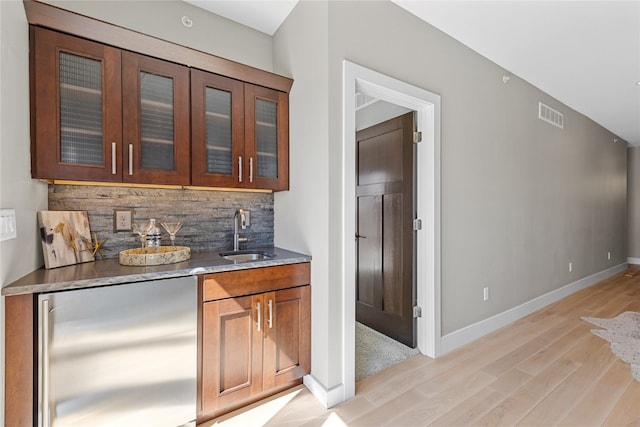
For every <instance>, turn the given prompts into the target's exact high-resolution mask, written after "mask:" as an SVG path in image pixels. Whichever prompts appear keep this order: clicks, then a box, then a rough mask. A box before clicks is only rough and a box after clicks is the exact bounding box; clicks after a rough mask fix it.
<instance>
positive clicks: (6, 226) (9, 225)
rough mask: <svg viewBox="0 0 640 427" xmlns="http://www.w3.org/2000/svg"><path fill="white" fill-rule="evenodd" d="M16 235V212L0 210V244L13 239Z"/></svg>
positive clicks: (13, 210)
mask: <svg viewBox="0 0 640 427" xmlns="http://www.w3.org/2000/svg"><path fill="white" fill-rule="evenodd" d="M17 234H18V231H17V226H16V210H15V209H0V242H1V241H3V240H10V239H15V238H16V237H17Z"/></svg>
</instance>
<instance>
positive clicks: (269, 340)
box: [198, 263, 311, 422]
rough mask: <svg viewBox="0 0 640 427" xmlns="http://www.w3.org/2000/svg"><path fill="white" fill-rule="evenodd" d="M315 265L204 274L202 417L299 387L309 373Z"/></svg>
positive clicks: (209, 417) (302, 264)
mask: <svg viewBox="0 0 640 427" xmlns="http://www.w3.org/2000/svg"><path fill="white" fill-rule="evenodd" d="M309 270H310V269H309V263H301V264H290V265H285V266H277V267H263V268H258V269H249V270H242V271H233V272H225V273H216V274H210V275H204V276H201V278H200V285H201V286H200V291H201V296H202V299H201V301H202V304H201V328H202V330H201V335H200V336H201V337H202V340H201V363H200V370H201V375H200V378H201V386H200V396H199V401H200V402H199V403H200V406H199V411H198V414H199V415H198V422H203V421H206V420H208V419H211V418H214V417H216V416H218V415H221V414H223V413H226V412H229V411H232V410H234V409H237V408H239V407H242V406H244V405H247V404H249V403H252V402H254V401H256V400H259V399H262V398H264V397H267V396H269V395H271V394H274V393H277V392H279V391H281V390H284V389H286V388H289V387H292V386H294V385H297V384H300V383H301V379H302V377H303V376H304V375H306V374H308V373H309V370H310V357H311V356H310V355H311V350H310V336H311V327H310V324H311V323H310V319H311V292H310V291H311V287H310V285H309V281H310V277H309V272H310V271H309Z"/></svg>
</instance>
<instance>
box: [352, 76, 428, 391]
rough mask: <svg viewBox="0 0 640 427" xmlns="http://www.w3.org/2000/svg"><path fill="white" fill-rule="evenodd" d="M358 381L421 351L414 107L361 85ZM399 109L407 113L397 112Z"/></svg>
mask: <svg viewBox="0 0 640 427" xmlns="http://www.w3.org/2000/svg"><path fill="white" fill-rule="evenodd" d="M356 91H357V94H356V235H355V239H356V281H355V282H356V283H355V285H356V362H355V363H356V365H355V367H356V381H358V380H360V379H362V378H365V377H367V376H369V375H372V374H374V373H376V372H378V371H380V370H382V369H385V368H387V367H390V366H392V365H395V364H396V363H398V362H400V361H402V360H405V359H407V358H408V357H410V356H413V355H415V354H417V353H418V350H417V349H416V323H417V322H416V318H415V317H414V310H413V308H414V307H415V306H416V287H415V284H416V283H415V238H416V234H417V230H416V229H415V228H416V227H415V223H414V219H415V218H416V208H415V191H414V189H415V173H414V172H415V169H416V168H415V151H416V142H417V138H416V136H417V135H418V134H416V132H415V131H416V125H415V112H414V111H411V110H408V109H406V108H404V107H400V106H397V105H394V104H390V103H388V102H386V101H382V100H379V99H374V98H371V97H368V96H364V95H362V93H361V92H360V91H359V88H358V85H357V84H356ZM398 109H401V110H402V113H401V114H400V115H398Z"/></svg>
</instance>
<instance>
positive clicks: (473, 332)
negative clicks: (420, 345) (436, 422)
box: [439, 259, 640, 356]
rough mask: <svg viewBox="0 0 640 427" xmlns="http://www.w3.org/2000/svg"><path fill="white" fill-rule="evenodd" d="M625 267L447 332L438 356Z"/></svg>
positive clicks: (575, 283)
mask: <svg viewBox="0 0 640 427" xmlns="http://www.w3.org/2000/svg"><path fill="white" fill-rule="evenodd" d="M638 261H640V259H638ZM639 264H640V262H639ZM626 268H627V264H626V263H623V264H619V265H616V266H614V267H611V268H609V269H607V270H604V271H601V272H599V273H595V274H593V275H591V276H588V277H585V278H583V279H580V280H577V281H575V282H573V283H570V284H568V285H566V286H563V287H562V288H559V289H556V290H555V291H551V292H549V293H547V294H544V295H541V296H539V297H537V298H534V299H532V300H531V301H528V302H525V303H524V304H521V305H519V306H517V307H514V308H512V309H509V310H507V311H505V312H502V313H500V314H496V315H495V316H492V317H490V318H488V319H485V320H482V321H480V322H477V323H474V324H473V325H469V326H467V327H464V328H462V329H459V330H457V331H455V332H452V333H450V334H447V335H445V336H443V337H442V339H441V343H440V354H439V356H442V355H444V354H446V353H449V352H450V351H453V350H455V349H456V348H458V347H462V346H463V345H465V344H468V343H470V342H471V341H474V340H476V339H478V338H480V337H482V336H484V335H486V334H488V333H490V332H493V331H495V330H496V329H499V328H502V327H503V326H506V325H508V324H510V323H512V322H515V321H516V320H518V319H520V318H522V317H524V316H527V315H529V314H531V313H533V312H534V311H536V310H539V309H541V308H543V307H545V306H547V305H549V304H551V303H554V302H556V301H558V300H560V299H562V298H564V297H566V296H568V295H571V294H572V293H574V292H577V291H579V290H582V289H585V288H588V287H589V286H592V285H595V284H596V283H598V282H600V281H602V280H604V279H606V278H608V277H611V276H613V275H614V274H617V273H620V272H622V271H624V270H626Z"/></svg>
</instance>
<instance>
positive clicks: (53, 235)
mask: <svg viewBox="0 0 640 427" xmlns="http://www.w3.org/2000/svg"><path fill="white" fill-rule="evenodd" d="M38 227H39V229H40V239H41V240H42V252H43V254H44V267H45V268H47V269H48V268H56V267H62V266H65V265H71V264H78V263H82V262H88V261H93V260H94V256H93V248H92V245H91V232H90V230H89V216H88V215H87V212H86V211H40V212H38Z"/></svg>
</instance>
